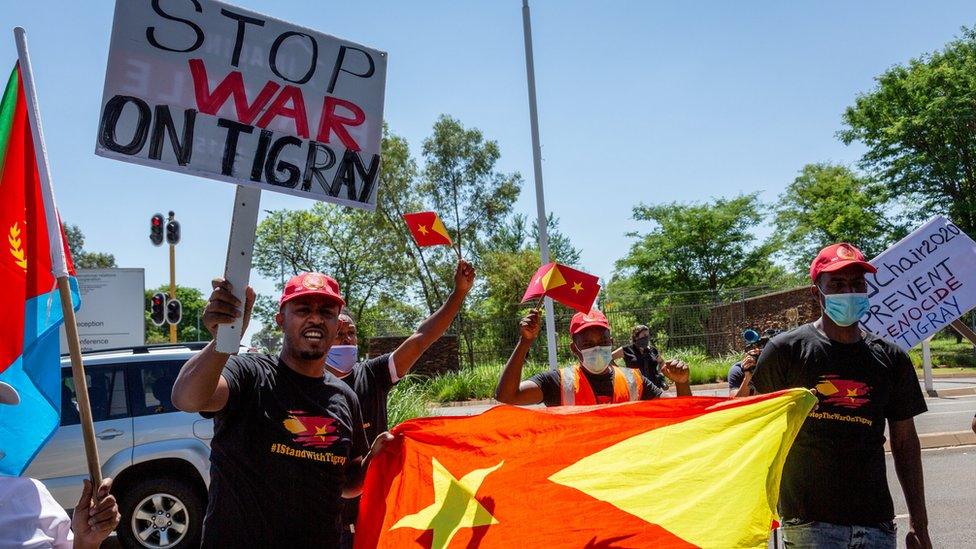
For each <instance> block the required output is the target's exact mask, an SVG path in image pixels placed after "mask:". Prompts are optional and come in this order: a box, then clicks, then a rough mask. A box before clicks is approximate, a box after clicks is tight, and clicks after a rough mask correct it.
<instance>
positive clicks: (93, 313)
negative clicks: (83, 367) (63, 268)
mask: <svg viewBox="0 0 976 549" xmlns="http://www.w3.org/2000/svg"><path fill="white" fill-rule="evenodd" d="M75 278H76V279H77V280H78V290H79V292H80V293H81V308H80V309H78V312H77V313H76V315H75V318H76V319H77V323H78V340H79V341H80V342H81V351H82V352H88V351H97V350H99V349H110V348H113V347H136V346H140V345H145V343H146V323H145V310H146V274H145V271H144V270H143V269H78V273H77V276H76V277H75ZM61 351H62V352H68V344H67V340H66V339H65V335H64V326H61Z"/></svg>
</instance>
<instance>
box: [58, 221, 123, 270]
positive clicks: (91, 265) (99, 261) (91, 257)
mask: <svg viewBox="0 0 976 549" xmlns="http://www.w3.org/2000/svg"><path fill="white" fill-rule="evenodd" d="M64 234H65V237H66V238H67V239H68V250H69V251H70V252H71V259H72V260H73V261H74V264H75V268H77V269H108V268H114V267H115V256H114V255H112V254H108V253H102V252H86V251H85V249H84V248H85V235H84V233H82V232H81V228H80V227H78V225H65V226H64Z"/></svg>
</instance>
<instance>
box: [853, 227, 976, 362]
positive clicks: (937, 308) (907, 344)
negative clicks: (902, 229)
mask: <svg viewBox="0 0 976 549" xmlns="http://www.w3.org/2000/svg"><path fill="white" fill-rule="evenodd" d="M871 264H872V265H874V266H875V267H877V269H878V272H877V274H873V275H871V274H869V275H867V280H868V296H869V298H870V300H871V309H870V311H869V312H868V313H867V314H865V315H864V317H862V318H861V325H862V326H864V328H866V329H867V330H868V331H870V332H872V333H874V334H876V335H878V336H880V337H882V338H885V339H888V340H890V341H892V342H894V343H896V344H897V345H898V346H899V347H901V348H902V349H905V350H906V351H907V350H908V349H911V348H912V347H913V346H914V345H915V344H916V343H918V342H919V341H921V340H923V339H925V338H927V337H930V336H932V335H934V334H935V333H936V332H938V331H939V330H941V329H942V328H945V327H946V326H947V325H948V324H949V323H950V322H952V321H953V320H955V319H957V318H959V317H960V316H962V315H963V314H965V313H966V312H967V311H969V310H970V309H972V308H973V307H976V242H973V239H971V238H969V236H968V235H966V233H964V232H962V231H961V230H959V227H956V226H955V225H953V224H952V222H951V221H949V220H948V219H946V218H945V217H942V216H936V217H933V218H932V219H930V220H929V221H927V222H926V223H925V224H924V225H922V226H921V227H920V228H919V229H918V230H916V231H915V232H913V233H912V234H910V235H908V236H907V237H905V238H904V239H902V240H901V241H900V242H898V243H897V244H895V245H894V246H892V247H890V248H888V249H887V250H885V252H884V253H882V254H881V255H879V256H878V257H876V258H874V259H873V260H871Z"/></svg>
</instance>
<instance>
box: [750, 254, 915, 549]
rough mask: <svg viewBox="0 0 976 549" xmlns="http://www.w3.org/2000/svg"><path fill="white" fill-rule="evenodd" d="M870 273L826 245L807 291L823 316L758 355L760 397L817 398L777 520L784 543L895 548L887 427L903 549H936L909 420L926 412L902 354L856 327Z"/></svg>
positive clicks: (792, 460)
mask: <svg viewBox="0 0 976 549" xmlns="http://www.w3.org/2000/svg"><path fill="white" fill-rule="evenodd" d="M874 272H875V268H874V266H872V265H871V264H870V263H867V262H866V261H865V260H864V256H863V255H862V254H861V252H860V251H859V250H858V249H857V248H855V247H854V246H851V245H850V244H846V243H841V244H834V245H832V246H828V247H826V248H824V249H823V250H822V251H821V252H820V254H819V255H817V257H816V259H814V260H813V263H812V264H811V265H810V279H811V281H812V282H813V286H812V287H811V289H810V291H811V292H812V293H813V295H814V296H816V298H817V300H818V301H819V302H820V306H821V307H822V309H823V313H822V314H821V316H820V318H819V319H818V320H816V321H814V322H812V323H810V324H806V325H803V326H800V327H799V328H797V329H795V330H792V331H790V332H787V333H785V334H781V335H779V336H777V337H775V338H773V340H772V341H770V342H769V343H767V344H766V347H765V348H764V349H763V351H762V354H761V355H760V356H759V361H758V364H757V365H756V372H755V375H754V377H753V384H754V385H755V387H756V389H757V390H758V391H759V392H760V393H769V392H772V391H778V390H780V389H787V388H790V387H806V388H808V389H813V390H814V392H815V393H816V394H817V396H818V398H819V399H820V403H819V405H818V406H817V408H816V409H815V410H814V411H812V412H810V415H809V417H808V418H807V420H806V422H805V423H804V424H803V428H802V429H801V430H800V432H799V434H798V436H797V438H796V441H795V442H794V443H793V447H792V448H791V449H790V453H789V455H788V456H787V458H786V463H785V465H784V467H783V479H782V483H781V487H780V499H779V505H780V514H781V516H782V523H783V527H782V532H783V538H784V540H785V541H786V545H787V546H797V547H826V548H835V547H837V548H846V547H872V548H894V547H895V546H896V536H895V524H894V522H893V519H894V516H895V513H894V507H893V505H892V500H891V493H890V492H889V490H888V481H887V478H886V473H885V455H884V442H885V436H884V431H885V422H887V423H888V434H889V438H890V441H891V453H892V457H893V458H894V462H895V471H896V472H897V474H898V480H899V482H900V483H901V487H902V490H903V491H904V493H905V500H906V502H907V504H908V511H909V531H908V535H907V537H906V543H907V546H908V547H910V548H913V547H923V548H928V547H931V546H932V543H931V542H930V541H929V534H928V516H927V513H926V509H925V491H924V488H923V482H922V458H921V450H920V448H919V441H918V435H917V434H916V432H915V421H914V419H913V417H914V416H916V415H918V414H921V413H922V412H925V411H926V406H925V400H924V398H923V397H922V392H921V389H920V388H919V384H918V376H917V375H916V374H915V369H914V367H913V366H912V362H911V360H910V359H909V358H908V355H907V354H906V353H905V352H904V351H902V350H901V349H900V348H898V347H897V346H895V345H894V344H892V343H890V342H888V341H885V340H882V339H880V338H877V337H875V336H874V335H872V334H869V333H867V332H865V331H863V330H862V329H861V328H860V325H859V323H858V319H860V318H861V317H862V316H863V315H864V313H865V312H867V310H868V307H869V303H868V297H867V293H866V292H867V281H866V280H865V273H874Z"/></svg>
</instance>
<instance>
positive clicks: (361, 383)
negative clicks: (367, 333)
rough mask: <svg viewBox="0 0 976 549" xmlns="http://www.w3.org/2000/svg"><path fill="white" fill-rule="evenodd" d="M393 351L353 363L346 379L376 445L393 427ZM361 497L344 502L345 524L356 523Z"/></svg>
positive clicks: (367, 430) (365, 426)
mask: <svg viewBox="0 0 976 549" xmlns="http://www.w3.org/2000/svg"><path fill="white" fill-rule="evenodd" d="M390 357H391V355H390V354H389V353H387V354H385V355H380V356H378V357H376V358H371V359H369V360H367V361H365V362H360V363H359V364H356V365H355V366H353V368H352V371H351V372H349V375H347V376H346V377H344V378H342V381H345V382H346V384H347V385H349V386H350V387H352V389H353V391H355V392H356V396H357V397H358V398H359V407H360V409H361V410H362V415H363V429H364V430H365V431H366V440H367V441H368V442H369V443H370V444H372V442H373V441H374V440H376V435H379V434H380V433H382V432H383V431H386V430H387V429H389V426H388V425H389V424H388V423H387V419H386V397H387V396H388V395H389V394H390V389H392V388H393V377H392V374H391V373H390ZM358 510H359V498H353V499H347V500H344V501H343V509H342V522H341V524H342V526H343V527H344V526H346V525H349V524H356V516H357V511H358Z"/></svg>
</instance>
